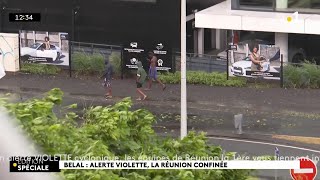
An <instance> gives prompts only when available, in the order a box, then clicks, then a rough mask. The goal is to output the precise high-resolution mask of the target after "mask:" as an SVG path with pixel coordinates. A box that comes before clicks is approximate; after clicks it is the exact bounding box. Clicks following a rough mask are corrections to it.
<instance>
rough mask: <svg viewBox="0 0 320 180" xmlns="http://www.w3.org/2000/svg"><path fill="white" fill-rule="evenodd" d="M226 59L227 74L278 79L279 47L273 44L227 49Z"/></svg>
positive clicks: (279, 67) (279, 65)
mask: <svg viewBox="0 0 320 180" xmlns="http://www.w3.org/2000/svg"><path fill="white" fill-rule="evenodd" d="M237 46H239V45H237ZM250 47H251V48H250ZM250 49H251V50H250ZM242 50H244V52H240V51H242ZM228 61H229V63H228V64H229V76H238V77H239V76H240V77H249V78H253V77H261V78H264V79H274V80H280V70H281V62H280V48H279V47H276V46H274V45H266V44H258V45H255V46H248V45H245V46H244V47H239V48H237V49H236V50H229V56H228Z"/></svg>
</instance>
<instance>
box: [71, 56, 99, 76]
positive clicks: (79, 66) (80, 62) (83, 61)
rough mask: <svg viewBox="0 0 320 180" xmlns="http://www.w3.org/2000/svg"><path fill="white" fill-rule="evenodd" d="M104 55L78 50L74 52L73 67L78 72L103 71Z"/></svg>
mask: <svg viewBox="0 0 320 180" xmlns="http://www.w3.org/2000/svg"><path fill="white" fill-rule="evenodd" d="M104 61H105V59H104V56H103V55H102V54H99V53H94V54H87V53H79V52H76V53H74V54H72V60H71V62H72V69H73V70H75V71H76V73H77V74H82V75H91V74H96V73H99V74H101V73H103V71H104V68H105V67H104Z"/></svg>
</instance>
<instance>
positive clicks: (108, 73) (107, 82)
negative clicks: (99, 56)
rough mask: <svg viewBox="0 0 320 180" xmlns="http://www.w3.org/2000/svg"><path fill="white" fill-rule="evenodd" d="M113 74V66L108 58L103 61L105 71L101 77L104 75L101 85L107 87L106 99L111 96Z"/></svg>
mask: <svg viewBox="0 0 320 180" xmlns="http://www.w3.org/2000/svg"><path fill="white" fill-rule="evenodd" d="M112 75H113V67H112V65H111V63H109V60H106V61H105V72H104V74H103V76H102V77H104V82H103V86H104V87H105V88H106V89H107V94H106V99H110V98H112V88H111V80H112Z"/></svg>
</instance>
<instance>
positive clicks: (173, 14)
mask: <svg viewBox="0 0 320 180" xmlns="http://www.w3.org/2000/svg"><path fill="white" fill-rule="evenodd" d="M221 1H222V0H187V3H188V5H187V11H188V12H187V14H188V15H189V14H193V11H194V10H195V9H197V10H202V9H205V8H207V7H209V6H212V5H214V4H217V3H219V2H221ZM16 12H33V13H41V22H32V23H12V22H9V20H8V19H9V18H8V14H9V13H16ZM0 15H1V17H0V18H1V19H0V32H7V33H15V32H18V31H19V30H30V31H41V32H47V31H50V32H67V33H69V34H70V38H71V39H72V40H74V41H81V42H92V43H100V44H117V45H118V44H122V43H124V42H127V41H131V40H135V41H149V40H151V39H161V40H165V41H167V42H170V43H171V46H172V47H173V48H178V49H179V48H180V0H103V1H101V0H90V1H88V0H68V1H63V0H56V1H47V0H28V1H21V0H0ZM73 18H74V29H72V27H73V26H72V23H73ZM73 30H74V37H72V32H73ZM194 31H196V29H194V18H192V19H191V20H190V21H189V22H188V37H187V39H188V49H189V50H188V51H189V52H190V51H193V48H194V34H195V33H194ZM207 33H208V32H207ZM195 42H197V41H195Z"/></svg>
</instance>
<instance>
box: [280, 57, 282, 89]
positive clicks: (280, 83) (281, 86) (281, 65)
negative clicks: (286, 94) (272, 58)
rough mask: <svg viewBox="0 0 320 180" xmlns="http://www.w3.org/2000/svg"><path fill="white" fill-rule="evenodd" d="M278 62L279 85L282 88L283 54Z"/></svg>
mask: <svg viewBox="0 0 320 180" xmlns="http://www.w3.org/2000/svg"><path fill="white" fill-rule="evenodd" d="M280 63H281V65H280V86H281V88H283V54H281V59H280Z"/></svg>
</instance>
